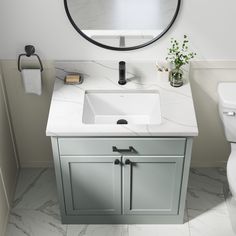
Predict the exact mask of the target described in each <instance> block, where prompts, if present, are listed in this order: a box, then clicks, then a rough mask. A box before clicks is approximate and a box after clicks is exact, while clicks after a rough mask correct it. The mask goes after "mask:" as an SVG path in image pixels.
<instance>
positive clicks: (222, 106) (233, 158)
mask: <svg viewBox="0 0 236 236" xmlns="http://www.w3.org/2000/svg"><path fill="white" fill-rule="evenodd" d="M218 94H219V113H220V117H221V120H222V122H223V125H224V130H225V136H226V138H227V140H228V141H229V142H230V144H231V153H230V156H229V159H228V162H227V179H228V183H229V189H230V191H231V194H232V196H230V197H229V198H228V200H227V203H228V206H229V207H228V209H229V213H230V218H231V222H232V226H233V229H234V230H235V232H236V82H225V83H223V82H222V83H219V85H218Z"/></svg>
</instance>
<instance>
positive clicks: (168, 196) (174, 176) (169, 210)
mask: <svg viewBox="0 0 236 236" xmlns="http://www.w3.org/2000/svg"><path fill="white" fill-rule="evenodd" d="M124 163H125V165H124V178H123V183H124V192H123V195H124V203H123V204H124V206H123V208H124V214H177V213H178V208H179V200H180V188H181V181H182V168H183V167H182V166H183V157H180V156H177V157H173V156H171V157H168V156H164V157H159V156H158V157H152V156H139V157H137V156H136V157H135V156H129V157H128V156H126V157H125V158H124Z"/></svg>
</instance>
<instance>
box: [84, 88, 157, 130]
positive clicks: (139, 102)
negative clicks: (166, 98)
mask: <svg viewBox="0 0 236 236" xmlns="http://www.w3.org/2000/svg"><path fill="white" fill-rule="evenodd" d="M84 96H85V97H84V106H83V118H82V122H83V123H85V124H117V123H118V124H124V125H125V124H130V125H139V124H140V125H141V124H142V125H145V124H146V125H149V124H160V123H161V108H160V94H159V93H158V91H154V90H152V91H150V90H142V91H136V90H135V91H127V90H126V91H120V90H119V91H86V92H85V95H84Z"/></svg>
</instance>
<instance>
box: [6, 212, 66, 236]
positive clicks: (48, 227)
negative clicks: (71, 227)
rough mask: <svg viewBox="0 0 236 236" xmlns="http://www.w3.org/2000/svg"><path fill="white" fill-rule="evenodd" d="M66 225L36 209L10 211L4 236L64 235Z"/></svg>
mask: <svg viewBox="0 0 236 236" xmlns="http://www.w3.org/2000/svg"><path fill="white" fill-rule="evenodd" d="M66 235H67V226H66V225H62V224H61V222H60V220H58V219H55V217H52V216H51V215H48V214H45V213H43V212H41V211H37V210H24V209H15V210H13V211H12V212H11V214H10V218H9V223H8V226H7V232H6V236H66Z"/></svg>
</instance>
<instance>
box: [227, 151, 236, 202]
mask: <svg viewBox="0 0 236 236" xmlns="http://www.w3.org/2000/svg"><path fill="white" fill-rule="evenodd" d="M227 178H228V182H229V188H230V191H231V193H232V195H233V197H234V198H236V150H233V149H232V152H231V154H230V156H229V159H228V162H227Z"/></svg>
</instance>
